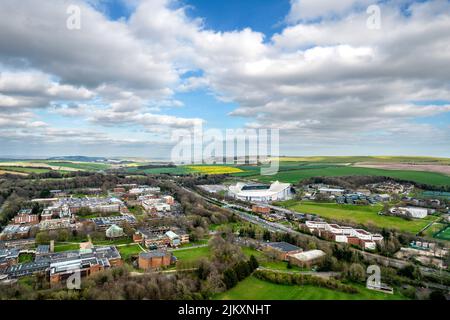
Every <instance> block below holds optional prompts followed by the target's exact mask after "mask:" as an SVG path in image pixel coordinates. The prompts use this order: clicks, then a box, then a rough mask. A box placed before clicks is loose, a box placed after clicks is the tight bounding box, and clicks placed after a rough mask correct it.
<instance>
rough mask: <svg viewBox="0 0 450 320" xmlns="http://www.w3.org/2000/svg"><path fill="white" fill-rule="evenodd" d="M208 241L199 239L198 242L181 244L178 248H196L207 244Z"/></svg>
mask: <svg viewBox="0 0 450 320" xmlns="http://www.w3.org/2000/svg"><path fill="white" fill-rule="evenodd" d="M208 241H209V239H200V240H197V241H191V242H189V243H184V244H182V245H181V246H179V248H180V249H183V248H191V247H195V246H198V245H203V244H208Z"/></svg>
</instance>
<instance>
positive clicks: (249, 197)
mask: <svg viewBox="0 0 450 320" xmlns="http://www.w3.org/2000/svg"><path fill="white" fill-rule="evenodd" d="M228 190H229V194H230V195H231V196H232V197H235V198H237V199H239V200H242V201H249V202H270V201H280V200H288V199H290V198H291V185H290V184H289V183H281V182H279V181H276V182H274V183H272V184H271V185H270V186H269V185H263V184H245V183H242V182H239V183H237V184H236V185H235V186H230V187H229V189H228Z"/></svg>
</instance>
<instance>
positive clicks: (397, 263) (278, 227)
mask: <svg viewBox="0 0 450 320" xmlns="http://www.w3.org/2000/svg"><path fill="white" fill-rule="evenodd" d="M182 188H183V189H184V190H185V191H187V192H190V193H194V194H195V195H197V196H199V197H201V198H202V199H204V200H205V201H208V202H209V203H212V204H215V205H217V206H218V204H216V203H221V204H222V208H225V209H227V210H230V211H232V212H234V213H236V214H237V215H239V216H240V217H241V218H242V219H244V220H246V221H248V222H251V223H254V224H257V225H259V226H261V227H264V228H266V229H267V230H269V231H272V232H285V233H289V234H291V235H297V236H300V237H303V238H308V239H315V240H316V241H320V242H326V243H329V242H328V241H326V240H322V239H319V238H316V237H314V236H312V235H308V234H305V233H300V232H298V231H295V230H292V229H291V228H289V227H286V226H284V225H282V224H279V223H275V222H269V221H266V220H263V219H261V218H259V217H257V216H254V215H252V214H249V213H245V212H242V211H240V210H236V209H233V208H230V207H229V204H228V203H224V202H221V201H218V200H216V199H209V198H207V197H205V196H204V195H202V194H200V193H198V192H196V191H194V190H191V189H188V188H185V187H182ZM272 207H274V208H279V207H276V206H272ZM281 209H284V208H281ZM277 210H278V209H277ZM284 210H286V209H284ZM350 250H353V251H354V252H358V253H360V254H361V255H362V256H363V257H364V258H366V259H367V260H369V261H376V262H377V263H379V264H382V265H384V266H391V267H394V268H403V267H405V266H406V265H408V264H409V262H408V261H405V260H399V259H395V258H390V257H385V256H380V255H378V254H375V253H371V252H367V251H363V250H358V249H355V248H350ZM418 267H419V269H420V271H421V272H422V273H423V274H431V275H436V273H437V272H439V271H437V270H436V269H433V268H428V267H424V266H418ZM442 273H445V275H446V276H449V277H450V273H449V272H447V271H442Z"/></svg>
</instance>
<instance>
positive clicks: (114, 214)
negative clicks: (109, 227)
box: [79, 212, 121, 219]
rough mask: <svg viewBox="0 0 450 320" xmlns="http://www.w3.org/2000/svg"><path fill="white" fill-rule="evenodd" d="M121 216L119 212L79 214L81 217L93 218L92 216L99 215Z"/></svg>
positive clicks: (96, 216) (97, 216)
mask: <svg viewBox="0 0 450 320" xmlns="http://www.w3.org/2000/svg"><path fill="white" fill-rule="evenodd" d="M118 216H121V214H120V212H105V213H103V212H94V213H92V214H88V215H85V216H79V217H80V218H82V219H93V218H99V217H118Z"/></svg>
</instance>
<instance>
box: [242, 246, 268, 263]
mask: <svg viewBox="0 0 450 320" xmlns="http://www.w3.org/2000/svg"><path fill="white" fill-rule="evenodd" d="M241 250H242V252H243V253H244V254H245V255H246V256H247V257H248V258H250V256H251V255H254V256H255V258H257V259H258V261H259V259H262V258H264V257H265V254H264V253H263V252H261V251H258V250H256V249H253V248H250V247H241Z"/></svg>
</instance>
